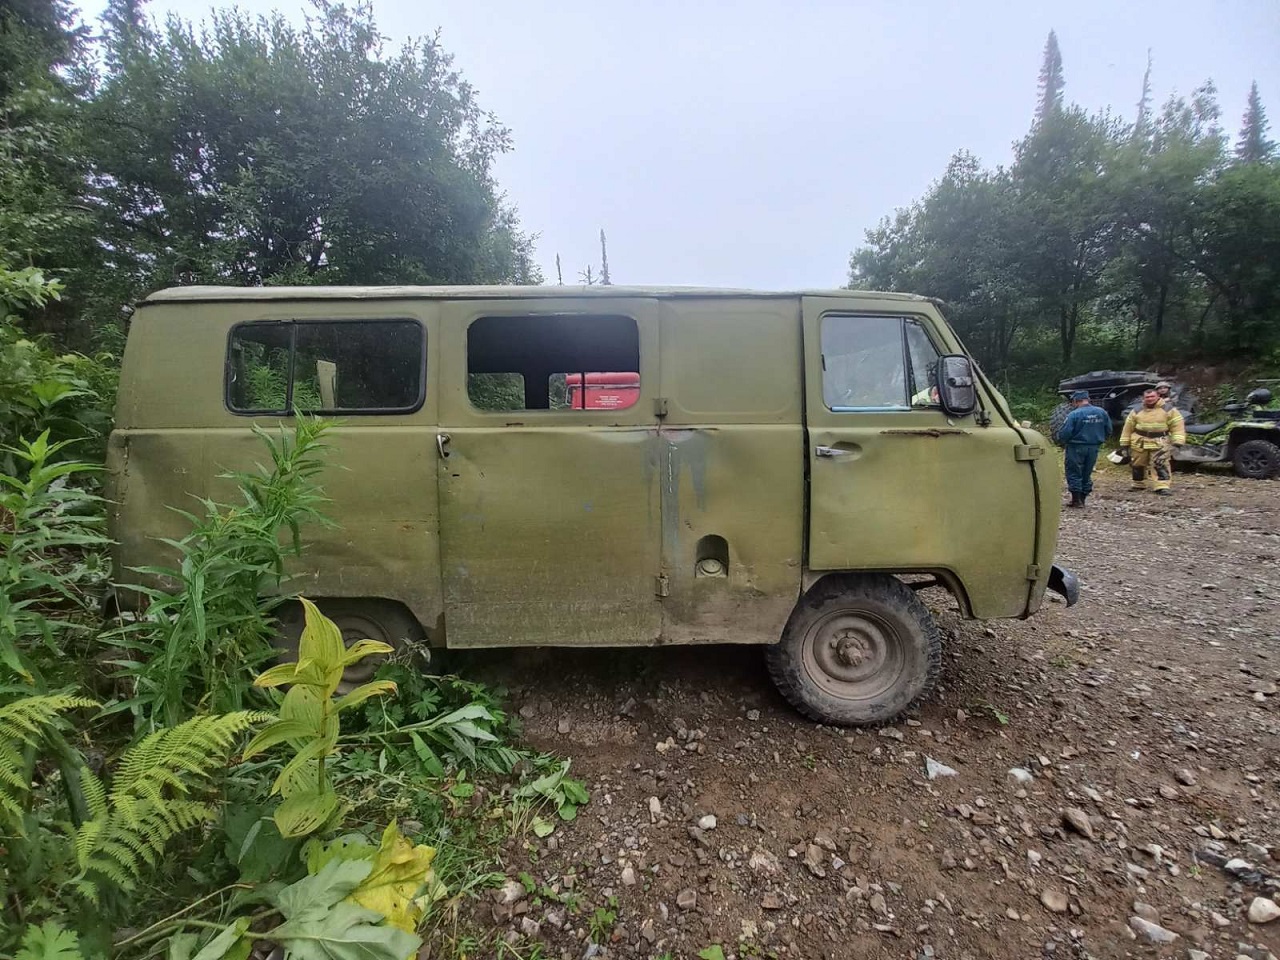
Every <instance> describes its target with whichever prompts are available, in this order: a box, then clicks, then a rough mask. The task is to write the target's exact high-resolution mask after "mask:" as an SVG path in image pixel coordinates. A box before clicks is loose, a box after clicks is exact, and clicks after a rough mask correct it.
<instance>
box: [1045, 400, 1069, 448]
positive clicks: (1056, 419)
mask: <svg viewBox="0 0 1280 960" xmlns="http://www.w3.org/2000/svg"><path fill="white" fill-rule="evenodd" d="M1070 412H1071V404H1069V403H1060V404H1058V405H1057V406H1056V407H1054V408H1053V413H1051V414H1049V436H1050V438H1051V439H1052V440H1053V442H1054V443H1057V444H1058V446H1062V444H1061V443H1059V442H1058V431H1059V430H1061V429H1062V425H1063V424H1064V423H1066V422H1067V414H1068V413H1070Z"/></svg>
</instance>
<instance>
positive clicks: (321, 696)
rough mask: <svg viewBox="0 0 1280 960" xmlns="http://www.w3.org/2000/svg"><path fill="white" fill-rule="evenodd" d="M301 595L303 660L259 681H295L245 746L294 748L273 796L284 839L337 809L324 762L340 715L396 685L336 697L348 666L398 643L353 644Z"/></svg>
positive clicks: (267, 684) (369, 686) (334, 744)
mask: <svg viewBox="0 0 1280 960" xmlns="http://www.w3.org/2000/svg"><path fill="white" fill-rule="evenodd" d="M300 599H301V603H302V606H303V610H304V612H305V615H306V627H305V629H303V631H302V637H301V639H300V640H299V642H298V659H297V661H296V662H289V663H281V664H278V665H277V666H274V667H272V668H271V669H270V670H267V671H266V672H265V673H263V674H262V675H260V676H259V677H258V679H257V680H255V681H254V685H255V686H258V687H264V688H275V687H281V686H288V687H289V691H288V693H286V694H285V696H284V702H283V703H282V704H281V705H280V714H279V717H278V718H277V719H276V720H275V721H274V722H273V723H272V724H270V725H269V726H268V727H266V729H264V730H263V731H262V732H261V733H259V734H258V735H257V736H256V737H254V738H253V740H252V741H250V743H249V745H248V746H247V747H246V748H245V751H244V758H245V759H246V760H248V759H251V758H252V757H254V756H255V755H256V754H259V753H261V752H263V751H264V750H269V749H271V748H272V747H275V746H278V745H279V744H283V743H288V744H289V745H290V746H291V747H292V748H293V750H294V754H293V756H292V757H291V758H290V759H289V761H288V762H287V763H286V764H285V765H284V767H283V769H281V771H280V773H279V775H278V776H277V777H276V780H275V782H274V783H273V784H272V785H271V793H272V794H273V795H274V794H279V795H280V796H281V797H282V798H283V802H282V803H281V804H280V807H279V808H278V809H277V810H276V812H275V822H276V826H277V827H279V829H280V833H281V835H282V836H284V837H302V836H306V835H308V834H312V833H315V832H316V831H318V830H321V829H323V828H324V827H325V826H326V825H327V824H329V823H330V822H331V821H332V820H333V819H334V817H335V816H336V815H337V813H338V810H339V804H338V795H337V792H336V791H335V790H334V788H333V783H332V781H331V780H330V778H329V777H328V775H327V774H326V771H325V761H326V760H327V759H328V758H329V757H331V756H333V755H334V754H335V753H336V752H337V749H338V735H339V732H340V728H339V715H340V714H341V713H342V712H343V711H344V710H350V709H352V708H353V707H358V706H359V705H360V704H362V703H364V702H365V701H366V700H369V699H371V698H373V697H380V696H384V695H386V694H388V693H395V690H396V685H395V684H394V683H392V682H391V681H389V680H374V681H371V682H369V683H366V684H363V685H361V686H359V687H356V688H355V689H354V690H351V691H349V692H347V693H345V694H343V695H342V696H340V697H339V696H336V694H337V691H338V687H339V686H340V685H341V683H342V675H343V673H344V671H345V670H346V669H347V668H348V667H350V666H352V665H353V664H356V663H359V662H360V661H361V660H363V659H364V658H365V657H369V656H375V655H378V654H387V653H391V652H392V648H391V647H390V646H389V645H387V644H385V643H381V642H379V641H377V640H357V641H356V642H355V643H353V644H352V645H351V646H350V647H348V646H347V645H346V644H345V643H344V642H343V640H342V632H341V631H340V630H339V629H338V627H337V625H336V624H334V622H333V621H332V620H330V619H328V618H327V617H326V616H324V614H322V613H321V612H320V611H319V610H318V609H317V608H316V606H315V604H313V603H312V602H311V601H310V600H307V599H306V598H300Z"/></svg>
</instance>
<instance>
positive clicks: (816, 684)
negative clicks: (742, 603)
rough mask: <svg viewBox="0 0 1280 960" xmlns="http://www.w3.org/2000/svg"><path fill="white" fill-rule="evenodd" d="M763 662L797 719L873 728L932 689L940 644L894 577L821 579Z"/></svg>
mask: <svg viewBox="0 0 1280 960" xmlns="http://www.w3.org/2000/svg"><path fill="white" fill-rule="evenodd" d="M766 657H767V662H768V666H769V675H770V676H771V677H772V678H773V682H774V683H775V684H776V685H777V687H778V690H779V691H781V693H782V695H783V696H784V697H786V698H787V699H788V700H789V701H790V702H791V704H792V706H794V707H795V708H796V709H797V710H799V711H800V712H801V713H803V714H804V715H805V716H807V717H810V718H811V719H813V720H817V721H818V722H819V723H829V724H833V725H836V726H844V727H865V726H877V725H879V724H883V723H888V722H889V721H891V720H893V719H894V718H895V717H897V716H898V715H899V714H901V713H903V712H904V711H905V710H907V709H908V708H909V707H911V706H912V704H914V703H916V702H917V701H918V700H920V699H922V698H923V697H924V696H926V695H927V694H928V693H929V691H930V690H932V689H933V685H934V684H935V683H936V682H937V679H938V672H939V670H940V669H941V664H942V642H941V640H940V639H939V637H938V628H937V626H936V625H935V624H934V622H933V618H932V617H931V616H930V615H929V610H928V608H926V607H925V605H924V604H923V603H921V602H920V599H919V598H918V597H917V596H916V594H915V591H914V590H912V589H911V588H910V587H908V586H907V585H906V584H905V583H903V582H902V581H901V580H899V579H897V578H896V577H891V576H888V575H886V574H869V575H864V576H847V577H828V578H827V579H825V580H823V581H822V582H821V583H819V584H818V585H817V586H815V587H814V588H813V589H812V590H810V591H809V592H808V593H807V594H805V595H804V596H803V597H802V598H801V599H800V602H799V603H797V604H796V608H795V610H793V611H792V613H791V619H790V620H788V621H787V626H786V628H785V629H784V630H783V633H782V640H781V641H780V642H779V643H776V644H774V645H773V646H771V647H769V648H768V650H767V653H766Z"/></svg>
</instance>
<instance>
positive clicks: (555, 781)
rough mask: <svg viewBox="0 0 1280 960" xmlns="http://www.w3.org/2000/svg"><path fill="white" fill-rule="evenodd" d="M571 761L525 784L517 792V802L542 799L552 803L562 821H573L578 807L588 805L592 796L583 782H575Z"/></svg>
mask: <svg viewBox="0 0 1280 960" xmlns="http://www.w3.org/2000/svg"><path fill="white" fill-rule="evenodd" d="M568 774H569V761H568V760H565V761H564V762H563V763H561V764H560V765H559V766H557V767H556V768H555V769H554V770H552V771H550V772H549V773H546V774H544V775H543V776H541V777H538V778H537V779H536V780H532V781H530V782H529V783H526V784H523V785H522V786H521V787H520V788H519V789H517V790H516V791H515V794H514V797H515V799H517V800H531V799H534V798H541V799H543V800H547V801H550V803H551V805H552V806H553V807H555V810H556V813H557V814H558V815H559V817H560V819H561V820H573V819H575V818H576V817H577V816H578V807H580V806H582V805H583V804H584V803H587V802H588V801H589V800H590V799H591V795H590V794H589V793H588V792H587V788H586V786H585V785H584V784H583V783H582V781H581V780H574V779H573V778H572V777H570V776H569V775H568Z"/></svg>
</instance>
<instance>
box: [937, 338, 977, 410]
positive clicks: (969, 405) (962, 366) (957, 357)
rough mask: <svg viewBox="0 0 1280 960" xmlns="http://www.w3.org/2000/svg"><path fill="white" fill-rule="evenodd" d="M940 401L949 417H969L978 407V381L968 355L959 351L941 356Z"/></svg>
mask: <svg viewBox="0 0 1280 960" xmlns="http://www.w3.org/2000/svg"><path fill="white" fill-rule="evenodd" d="M938 402H939V403H941V404H942V409H943V411H944V412H945V413H946V414H947V416H949V417H967V416H968V415H969V414H971V413H973V411H974V410H976V409H977V408H978V382H977V378H976V377H975V376H974V373H973V361H972V360H970V359H969V358H968V357H966V356H963V355H962V354H958V353H957V354H949V355H947V356H945V357H941V358H939V360H938Z"/></svg>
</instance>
